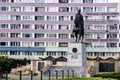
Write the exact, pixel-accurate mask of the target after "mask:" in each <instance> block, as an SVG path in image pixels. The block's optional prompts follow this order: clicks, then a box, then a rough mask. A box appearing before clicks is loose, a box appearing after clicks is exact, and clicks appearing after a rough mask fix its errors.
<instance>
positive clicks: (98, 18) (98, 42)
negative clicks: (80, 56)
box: [0, 0, 120, 59]
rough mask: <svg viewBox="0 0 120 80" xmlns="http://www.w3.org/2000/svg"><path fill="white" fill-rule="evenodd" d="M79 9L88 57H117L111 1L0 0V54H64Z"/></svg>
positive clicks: (116, 10) (116, 22) (114, 11)
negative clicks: (82, 17)
mask: <svg viewBox="0 0 120 80" xmlns="http://www.w3.org/2000/svg"><path fill="white" fill-rule="evenodd" d="M78 8H81V11H82V15H83V16H84V21H85V26H84V27H85V39H84V42H85V43H86V50H87V56H88V57H90V58H95V57H96V56H100V57H102V58H108V57H113V58H119V57H120V39H119V37H120V35H119V31H120V30H119V29H120V25H119V21H120V18H119V15H120V14H119V11H120V9H119V8H120V4H119V2H115V3H112V2H110V0H0V55H8V56H9V57H11V58H25V57H26V58H27V59H38V58H39V57H47V56H53V57H58V56H66V55H67V54H68V53H67V48H68V43H69V42H73V41H74V39H73V38H71V37H70V34H71V32H72V29H73V27H74V16H75V14H76V12H77V9H78Z"/></svg>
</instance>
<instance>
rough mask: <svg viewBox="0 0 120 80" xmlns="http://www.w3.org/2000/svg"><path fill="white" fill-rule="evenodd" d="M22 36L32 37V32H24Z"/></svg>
mask: <svg viewBox="0 0 120 80" xmlns="http://www.w3.org/2000/svg"><path fill="white" fill-rule="evenodd" d="M22 36H23V38H32V34H30V33H23V34H22Z"/></svg>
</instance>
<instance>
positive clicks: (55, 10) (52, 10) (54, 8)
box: [47, 7, 58, 12]
mask: <svg viewBox="0 0 120 80" xmlns="http://www.w3.org/2000/svg"><path fill="white" fill-rule="evenodd" d="M47 12H58V8H57V7H47Z"/></svg>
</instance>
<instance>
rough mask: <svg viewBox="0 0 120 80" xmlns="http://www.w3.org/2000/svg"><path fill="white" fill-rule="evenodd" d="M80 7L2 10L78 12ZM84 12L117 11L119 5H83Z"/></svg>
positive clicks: (11, 9)
mask: <svg viewBox="0 0 120 80" xmlns="http://www.w3.org/2000/svg"><path fill="white" fill-rule="evenodd" d="M78 8H79V7H52V6H50V7H33V6H25V7H10V8H9V7H4V6H1V7H0V11H14V12H77V10H78ZM81 9H82V12H116V11H117V7H81Z"/></svg>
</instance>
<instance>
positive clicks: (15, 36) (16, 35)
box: [10, 33, 20, 38]
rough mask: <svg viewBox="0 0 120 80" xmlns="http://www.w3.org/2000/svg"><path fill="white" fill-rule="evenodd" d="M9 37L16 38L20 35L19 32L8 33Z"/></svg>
mask: <svg viewBox="0 0 120 80" xmlns="http://www.w3.org/2000/svg"><path fill="white" fill-rule="evenodd" d="M10 37H11V38H17V37H20V33H10Z"/></svg>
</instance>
